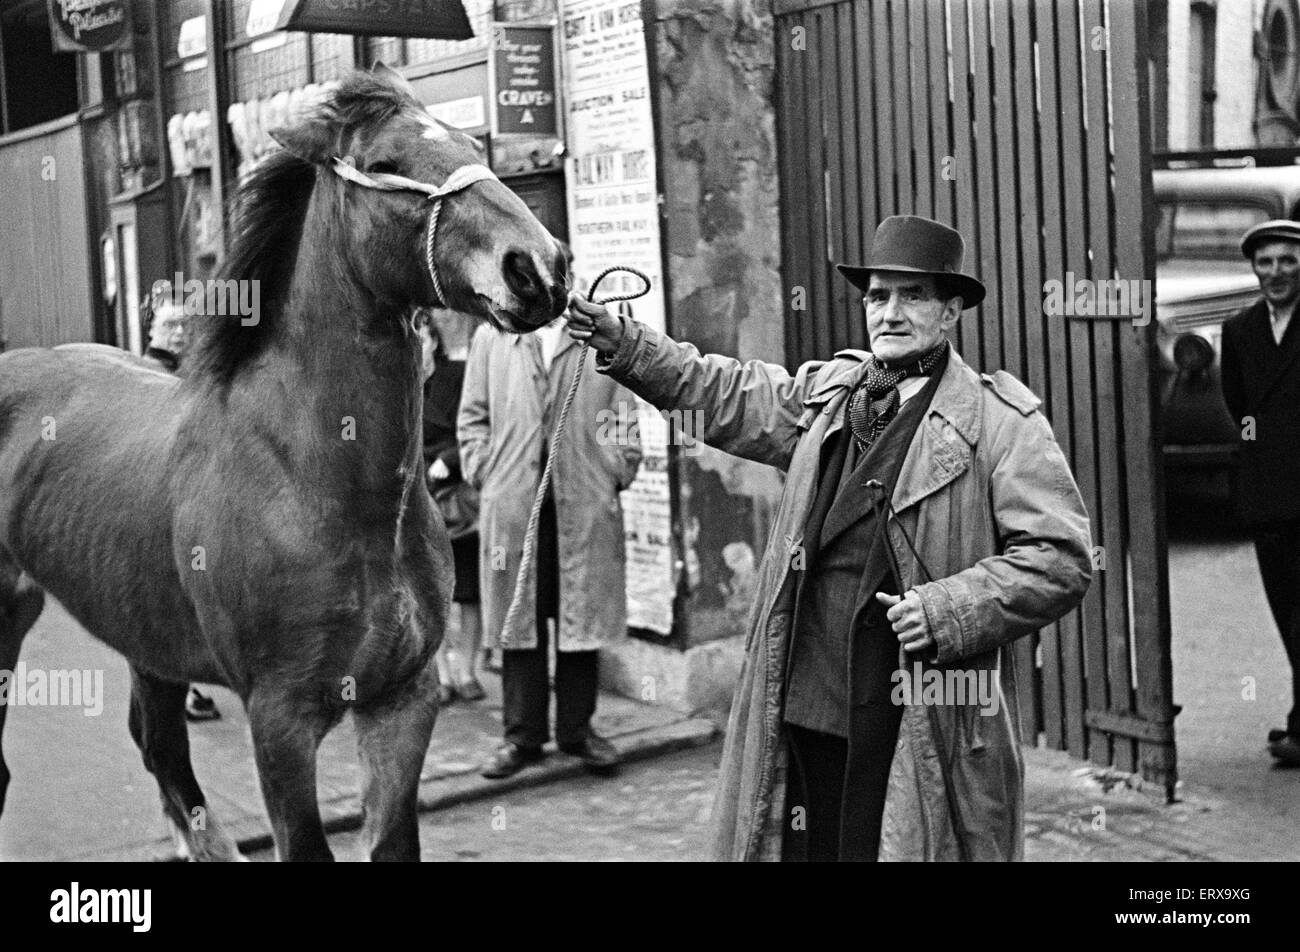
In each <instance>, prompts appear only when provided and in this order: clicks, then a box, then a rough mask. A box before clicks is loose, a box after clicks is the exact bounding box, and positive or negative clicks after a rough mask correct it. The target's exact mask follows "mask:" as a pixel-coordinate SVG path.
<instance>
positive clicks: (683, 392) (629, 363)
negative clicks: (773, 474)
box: [569, 295, 821, 469]
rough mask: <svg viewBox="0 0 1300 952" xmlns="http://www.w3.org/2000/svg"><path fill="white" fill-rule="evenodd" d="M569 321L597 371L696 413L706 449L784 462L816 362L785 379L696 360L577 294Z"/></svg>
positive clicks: (713, 358) (711, 359)
mask: <svg viewBox="0 0 1300 952" xmlns="http://www.w3.org/2000/svg"><path fill="white" fill-rule="evenodd" d="M569 315H570V316H569V335H570V336H571V337H572V338H573V339H574V340H576V341H578V342H579V343H587V344H590V345H591V346H592V348H593V349H595V351H596V353H597V355H598V357H597V360H596V367H597V369H598V370H599V371H600V372H601V373H607V374H609V375H610V376H611V377H613V378H614V379H615V380H617V381H618V382H619V383H621V384H622V385H623V386H625V387H627V388H628V389H629V390H631V391H632V392H633V393H635V394H636V395H637V396H639V397H641V398H642V399H643V400H645V401H647V402H648V403H650V404H653V405H654V406H656V407H658V408H659V409H661V410H698V411H700V413H701V416H702V420H701V422H702V423H703V441H704V442H705V443H708V444H709V445H710V446H715V447H717V448H718V449H720V450H724V451H726V452H728V453H733V454H735V455H736V456H743V457H745V458H746V459H752V460H756V461H758V462H760V463H768V464H769V465H772V466H777V467H779V468H781V469H785V468H786V467H787V466H788V465H789V464H790V457H791V456H792V455H793V453H794V447H795V444H796V443H797V442H798V441H799V430H798V427H797V424H798V421H799V419H800V417H801V416H802V415H803V412H804V407H803V396H804V393H805V392H806V390H807V386H808V384H809V382H810V381H811V379H812V376H813V374H814V373H815V372H816V370H817V368H818V367H820V366H821V364H820V363H812V364H805V365H804V366H802V367H800V368H799V372H798V373H797V374H795V376H793V377H792V376H790V374H789V372H787V371H786V369H785V368H784V367H781V366H779V365H777V364H769V363H764V362H763V361H760V360H751V361H748V362H745V363H741V362H740V361H738V360H736V359H734V358H731V357H723V356H720V355H718V354H707V355H703V356H701V354H700V352H699V351H698V350H696V349H695V348H694V347H693V346H691V345H690V344H682V343H679V342H677V341H675V340H673V339H672V338H671V337H668V336H667V335H666V334H660V333H658V332H657V331H655V330H653V329H651V328H650V327H647V326H646V325H645V324H640V323H636V322H627V321H625V320H624V319H623V318H620V317H619V316H617V315H616V314H613V313H611V312H610V311H609V310H608V309H606V308H605V307H603V306H601V305H599V304H591V303H590V302H588V301H584V300H582V299H581V298H580V297H578V296H577V295H574V296H573V297H572V298H571V299H570V302H569Z"/></svg>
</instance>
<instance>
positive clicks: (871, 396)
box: [849, 340, 948, 453]
mask: <svg viewBox="0 0 1300 952" xmlns="http://www.w3.org/2000/svg"><path fill="white" fill-rule="evenodd" d="M947 350H948V342H947V341H946V340H944V341H941V342H939V343H938V344H937V345H935V346H934V347H932V348H930V349H929V350H927V351H926V352H925V353H924V354H922V355H921V356H920V357H919V358H917V360H916V361H915V362H914V363H911V364H908V365H907V366H906V367H886V366H884V365H883V364H881V363H880V361H878V360H877V359H876V357H875V355H874V354H873V355H872V356H870V357H868V358H867V363H868V368H867V375H866V376H865V377H864V378H863V379H862V383H860V384H858V386H857V387H856V388H855V389H854V391H853V394H852V395H851V396H850V397H849V428H850V429H851V430H852V431H853V436H854V438H855V439H856V440H857V443H858V451H859V452H862V453H865V452H866V451H867V449H868V448H869V447H870V446H871V444H872V443H874V442H875V441H876V438H877V437H878V436H880V434H881V432H882V431H883V430H884V429H885V427H886V426H888V425H889V421H890V420H892V419H893V418H894V415H895V414H897V413H898V406H899V404H900V403H901V402H902V400H901V397H900V395H899V392H898V385H899V384H900V383H901V382H902V381H903V380H904V379H905V378H907V377H928V376H930V373H931V371H933V370H934V368H935V366H937V365H938V363H939V360H940V359H941V358H942V357H943V355H944V354H945V353H946V352H947Z"/></svg>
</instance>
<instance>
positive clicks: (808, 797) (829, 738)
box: [781, 724, 849, 863]
mask: <svg viewBox="0 0 1300 952" xmlns="http://www.w3.org/2000/svg"><path fill="white" fill-rule="evenodd" d="M784 726H785V730H786V732H787V734H786V739H787V740H788V742H789V748H790V761H789V762H790V771H789V780H788V782H787V785H786V791H787V793H786V798H785V835H784V837H783V838H782V841H781V859H782V860H784V861H786V862H790V861H800V860H805V861H807V862H810V863H834V862H836V861H838V860H839V858H840V816H841V813H842V810H843V803H844V775H845V771H846V769H847V767H848V760H849V742H848V741H847V740H845V739H844V738H843V737H836V736H835V735H834V734H823V733H822V732H821V731H814V730H809V729H808V728H806V727H798V726H796V725H794V724H786V725H784ZM801 807H802V810H800V808H801Z"/></svg>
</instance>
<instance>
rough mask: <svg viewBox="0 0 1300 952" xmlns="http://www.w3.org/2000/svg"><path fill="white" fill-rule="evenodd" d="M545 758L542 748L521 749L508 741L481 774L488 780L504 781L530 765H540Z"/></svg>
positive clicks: (485, 765) (484, 766) (499, 748)
mask: <svg viewBox="0 0 1300 952" xmlns="http://www.w3.org/2000/svg"><path fill="white" fill-rule="evenodd" d="M545 756H546V754H545V753H543V752H542V749H541V748H540V747H520V746H519V745H518V744H512V743H510V742H509V741H506V742H505V743H504V744H502V745H501V746H500V747H498V748H497V749H496V752H495V753H494V754H493V755H492V756H491V757H490V758H488V762H487V763H485V764H484V765H483V769H482V771H481V773H482V774H483V776H484V777H486V778H487V779H488V780H504V779H505V778H506V777H513V776H514V775H515V774H517V773H519V771H521V770H523V769H524V768H525V767H527V766H528V765H529V764H535V763H538V762H539V761H540V760H541V759H542V758H543V757H545Z"/></svg>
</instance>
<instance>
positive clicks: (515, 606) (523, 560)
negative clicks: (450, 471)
mask: <svg viewBox="0 0 1300 952" xmlns="http://www.w3.org/2000/svg"><path fill="white" fill-rule="evenodd" d="M615 271H626V272H627V273H628V274H632V275H635V276H636V277H638V278H640V279H641V281H642V283H643V284H644V285H645V287H643V288H642V289H641V290H640V291H637V292H636V293H635V294H616V295H614V296H612V297H607V298H604V299H603V300H600V301H597V300H595V294H596V288H597V287H599V286H600V282H601V281H603V280H604V279H605V277H606V276H608V275H610V274H613V273H614V272H615ZM650 286H651V285H650V279H649V278H648V277H646V276H645V275H644V274H643V273H642V272H640V271H638V270H637V269H636V268H627V267H623V266H621V265H616V266H615V267H612V268H606V269H605V270H604V271H602V272H600V274H598V275H597V276H596V280H595V281H593V282H591V289H590V290H589V291H588V292H587V300H588V301H590V302H592V303H593V304H602V305H603V304H613V303H614V302H615V301H634V300H636V299H637V298H639V297H644V296H645V295H647V294H649V293H650ZM590 346H591V345H590V344H587V343H585V342H584V343H583V345H582V348H581V349H580V350H579V351H578V365H577V366H576V367H574V368H573V377H572V378H571V379H570V380H569V390H568V392H567V393H566V394H565V395H564V403H563V404H561V405H560V415H559V417H558V418H557V419H556V421H555V430H554V431H553V432H552V433H551V446H550V449H549V450H547V453H546V466H545V467H544V468H543V469H542V481H541V482H540V483H538V484H537V494H536V495H535V496H533V508H532V511H531V512H530V513H529V514H528V528H527V529H526V530H525V531H524V550H523V554H522V555H521V556H520V559H519V571H518V572H517V573H516V574H515V591H514V595H513V596H511V599H510V607H509V608H508V609H507V610H506V617H505V621H504V622H503V623H502V625H501V637H500V641H501V644H502V646H503V647H509V641H510V634H511V633H512V632H513V631H514V630H515V629H514V625H515V622H516V620H517V619H518V616H519V613H520V612H521V611H522V610H523V603H524V592H525V589H526V588H527V585H526V583H527V581H528V576H529V573H530V572H531V570H532V565H533V560H534V559H535V558H537V527H538V525H539V524H540V522H541V518H542V504H543V503H544V502H545V501H546V491H547V489H549V488H550V485H551V473H552V471H553V470H554V469H555V455H556V451H557V450H558V449H559V446H560V438H561V437H562V436H563V435H564V428H565V426H566V425H567V424H568V422H569V410H570V409H572V407H573V401H574V398H575V397H577V395H578V384H579V383H580V382H581V381H582V371H583V368H584V367H586V366H587V349H588V348H589V347H590Z"/></svg>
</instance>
